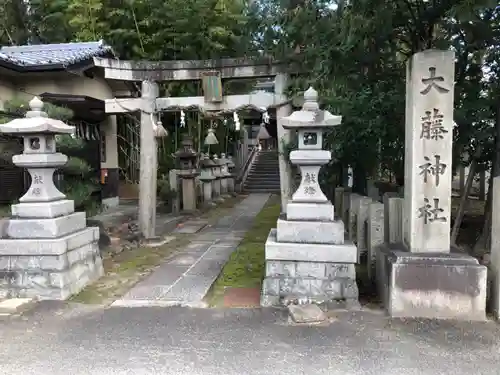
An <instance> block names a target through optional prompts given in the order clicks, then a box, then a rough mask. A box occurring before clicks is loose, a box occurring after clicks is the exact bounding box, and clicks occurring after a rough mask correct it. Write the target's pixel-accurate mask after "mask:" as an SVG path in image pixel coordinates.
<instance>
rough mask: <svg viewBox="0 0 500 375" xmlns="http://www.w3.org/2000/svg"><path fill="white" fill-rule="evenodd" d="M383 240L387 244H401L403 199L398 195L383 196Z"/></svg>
mask: <svg viewBox="0 0 500 375" xmlns="http://www.w3.org/2000/svg"><path fill="white" fill-rule="evenodd" d="M384 221H385V223H384V232H385V234H384V239H385V242H386V243H388V244H401V243H402V242H403V198H401V197H400V196H399V194H398V193H385V194H384Z"/></svg>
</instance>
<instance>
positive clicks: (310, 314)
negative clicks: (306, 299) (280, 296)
mask: <svg viewBox="0 0 500 375" xmlns="http://www.w3.org/2000/svg"><path fill="white" fill-rule="evenodd" d="M288 312H289V314H290V318H291V319H292V320H293V321H294V322H295V323H304V324H307V323H321V322H324V321H325V320H326V314H325V313H324V312H323V311H322V310H321V309H320V308H319V307H318V305H314V304H308V305H290V306H288Z"/></svg>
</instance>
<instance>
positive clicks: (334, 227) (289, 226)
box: [276, 215, 345, 245]
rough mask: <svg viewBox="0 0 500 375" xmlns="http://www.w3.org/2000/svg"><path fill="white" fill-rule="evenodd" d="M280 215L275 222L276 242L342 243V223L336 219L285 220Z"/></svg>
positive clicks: (343, 232)
mask: <svg viewBox="0 0 500 375" xmlns="http://www.w3.org/2000/svg"><path fill="white" fill-rule="evenodd" d="M284 216H285V215H282V216H281V218H279V219H278V222H277V226H276V228H277V240H278V242H295V243H307V244H311V243H315V244H334V245H335V244H343V243H344V236H345V231H344V223H343V221H342V220H336V221H304V220H302V221H295V220H285V219H284Z"/></svg>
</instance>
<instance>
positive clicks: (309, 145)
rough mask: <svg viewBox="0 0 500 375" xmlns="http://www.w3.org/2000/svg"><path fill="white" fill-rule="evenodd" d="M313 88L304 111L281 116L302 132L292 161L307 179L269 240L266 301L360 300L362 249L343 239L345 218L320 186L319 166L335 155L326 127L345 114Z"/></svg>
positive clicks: (289, 126) (286, 125) (288, 126)
mask: <svg viewBox="0 0 500 375" xmlns="http://www.w3.org/2000/svg"><path fill="white" fill-rule="evenodd" d="M317 99H318V94H317V92H316V91H315V90H314V89H313V88H309V89H308V90H307V91H306V92H305V93H304V105H303V107H302V110H301V111H296V112H294V113H292V114H291V115H290V116H288V117H285V118H283V119H281V121H282V124H283V127H284V128H285V129H290V130H295V131H297V132H298V139H299V145H298V150H294V151H292V152H291V153H290V160H291V162H292V163H293V164H295V165H297V166H298V167H299V168H300V172H301V176H302V180H301V183H300V186H299V188H298V189H297V191H296V192H295V193H294V194H293V196H292V200H291V201H290V202H289V203H288V204H287V207H286V214H284V215H282V216H281V217H280V218H279V219H278V223H277V228H276V229H272V230H271V232H270V233H269V237H268V239H267V242H266V245H265V247H266V277H265V279H264V283H263V287H262V295H261V305H263V306H270V305H280V304H287V303H289V302H291V301H298V302H299V303H304V304H305V303H323V302H329V301H334V300H335V301H345V302H347V303H350V302H352V303H353V304H357V300H358V287H357V285H356V271H355V263H356V262H357V261H358V255H357V249H356V246H355V245H354V244H353V243H352V242H346V241H345V240H344V223H343V222H342V220H341V219H338V218H335V216H334V207H333V205H332V203H331V202H330V201H329V200H328V199H327V198H326V196H325V195H324V194H323V192H322V191H321V188H320V186H319V181H318V177H319V171H320V169H321V167H322V166H323V165H324V164H326V163H328V162H329V161H330V158H331V153H330V151H326V150H322V144H323V139H322V138H323V131H324V130H325V129H326V128H331V127H333V126H336V125H339V124H340V122H341V120H342V117H341V116H334V115H332V114H331V113H329V112H327V111H322V110H320V109H319V106H318V102H317Z"/></svg>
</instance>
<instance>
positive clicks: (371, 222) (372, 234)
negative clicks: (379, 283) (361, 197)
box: [366, 202, 385, 281]
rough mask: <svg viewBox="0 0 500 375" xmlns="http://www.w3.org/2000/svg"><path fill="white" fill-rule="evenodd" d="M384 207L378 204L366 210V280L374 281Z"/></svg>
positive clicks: (373, 204)
mask: <svg viewBox="0 0 500 375" xmlns="http://www.w3.org/2000/svg"><path fill="white" fill-rule="evenodd" d="M384 211H385V207H384V205H383V204H382V203H380V202H375V203H372V204H370V207H369V210H368V221H367V222H368V240H367V244H368V256H367V260H366V264H367V268H368V278H369V279H370V280H372V281H373V280H374V279H375V272H374V269H375V262H376V258H377V249H378V248H379V247H380V246H383V245H384V242H385V241H384V226H385V218H384Z"/></svg>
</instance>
